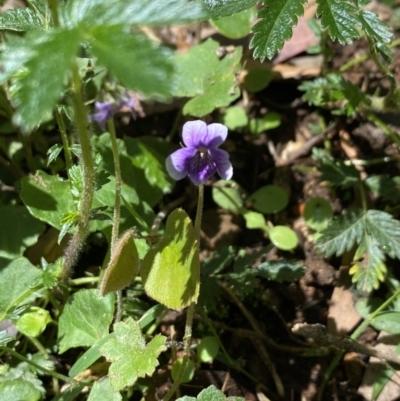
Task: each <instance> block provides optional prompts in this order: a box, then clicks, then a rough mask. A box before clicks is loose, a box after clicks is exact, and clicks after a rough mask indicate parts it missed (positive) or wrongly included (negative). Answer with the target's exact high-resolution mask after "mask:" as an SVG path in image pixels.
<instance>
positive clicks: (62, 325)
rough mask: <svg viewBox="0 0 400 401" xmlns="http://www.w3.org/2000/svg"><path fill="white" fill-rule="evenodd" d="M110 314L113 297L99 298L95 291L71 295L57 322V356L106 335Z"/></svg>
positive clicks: (110, 320)
mask: <svg viewBox="0 0 400 401" xmlns="http://www.w3.org/2000/svg"><path fill="white" fill-rule="evenodd" d="M113 315H114V296H113V295H112V294H109V295H107V296H105V297H103V298H99V292H98V290H81V291H78V292H76V293H75V294H73V295H71V296H70V297H69V298H68V301H67V304H66V305H65V308H64V310H63V313H62V314H61V316H60V320H59V327H58V341H59V348H60V354H62V353H63V352H65V351H67V350H68V349H70V348H72V347H80V346H91V345H93V344H95V343H96V342H97V341H99V340H101V339H102V338H103V337H105V336H106V335H107V334H108V329H109V326H110V324H111V322H112V319H113Z"/></svg>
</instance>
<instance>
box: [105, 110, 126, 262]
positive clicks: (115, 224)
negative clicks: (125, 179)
mask: <svg viewBox="0 0 400 401" xmlns="http://www.w3.org/2000/svg"><path fill="white" fill-rule="evenodd" d="M107 126H108V131H109V133H110V139H111V148H112V153H113V159H114V171H115V202H114V216H113V225H112V233H111V257H112V256H113V253H114V248H115V245H116V243H117V240H118V235H119V220H120V212H121V186H122V177H121V166H120V162H119V154H118V143H117V134H116V133H115V125H114V120H113V119H112V118H110V119H109V120H108V121H107Z"/></svg>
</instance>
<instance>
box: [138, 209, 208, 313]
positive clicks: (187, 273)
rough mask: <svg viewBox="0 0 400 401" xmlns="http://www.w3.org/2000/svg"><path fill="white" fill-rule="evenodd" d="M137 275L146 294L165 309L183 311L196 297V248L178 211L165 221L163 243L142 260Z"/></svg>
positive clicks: (190, 229) (190, 230) (183, 215)
mask: <svg viewBox="0 0 400 401" xmlns="http://www.w3.org/2000/svg"><path fill="white" fill-rule="evenodd" d="M140 275H141V277H142V280H143V285H144V288H145V290H146V293H147V294H148V295H149V296H150V297H151V298H153V299H155V300H156V301H158V302H160V303H162V304H163V305H165V306H167V307H169V308H184V307H186V306H188V305H189V304H190V303H191V302H196V300H197V297H198V296H199V285H200V282H199V281H200V276H199V275H200V272H199V255H198V245H197V241H196V238H195V235H194V229H193V227H192V223H191V221H190V219H189V217H188V216H187V214H186V213H185V212H184V211H183V210H181V209H175V210H174V211H173V212H172V213H171V214H170V215H169V217H168V220H167V223H166V227H165V234H164V237H163V239H162V240H161V241H160V242H159V243H158V244H157V245H155V246H154V247H153V248H151V249H150V250H149V251H148V253H147V255H146V256H145V258H144V260H143V262H142V267H141V270H140Z"/></svg>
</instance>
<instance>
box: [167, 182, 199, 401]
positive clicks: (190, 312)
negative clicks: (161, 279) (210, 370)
mask: <svg viewBox="0 0 400 401" xmlns="http://www.w3.org/2000/svg"><path fill="white" fill-rule="evenodd" d="M203 203H204V185H199V194H198V201H197V211H196V220H195V223H194V235H195V238H196V240H197V246H198V247H200V230H201V219H202V216H203ZM195 306H196V303H195V302H192V303H191V304H190V305H189V306H188V309H187V312H186V323H185V335H184V337H183V344H184V347H183V351H184V357H183V361H182V365H181V367H180V369H179V372H178V375H177V378H176V380H175V382H174V384H173V385H172V386H171V388H170V389H169V390H168V392H167V394H166V395H165V397H164V398H163V401H168V400H169V399H170V398H171V397H172V396H173V395H174V394H175V392H176V391H177V389H178V388H179V385H180V384H181V382H182V378H183V374H184V372H185V369H186V365H187V362H188V360H189V355H190V343H191V340H192V327H193V318H194V308H195Z"/></svg>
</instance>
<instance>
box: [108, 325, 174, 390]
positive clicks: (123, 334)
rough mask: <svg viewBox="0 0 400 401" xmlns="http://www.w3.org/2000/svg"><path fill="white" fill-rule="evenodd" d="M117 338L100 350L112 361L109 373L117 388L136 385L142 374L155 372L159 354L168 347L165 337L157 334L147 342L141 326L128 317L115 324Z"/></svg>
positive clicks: (111, 381)
mask: <svg viewBox="0 0 400 401" xmlns="http://www.w3.org/2000/svg"><path fill="white" fill-rule="evenodd" d="M114 330H115V337H113V338H111V339H110V340H109V341H107V342H106V343H105V344H104V345H103V346H102V347H101V353H102V354H103V355H104V356H105V357H106V358H107V360H109V361H111V366H110V370H109V373H108V376H109V378H110V383H111V386H112V388H113V389H114V390H115V391H117V390H121V389H123V388H124V387H126V386H131V385H133V384H134V383H135V382H136V380H137V379H138V378H139V377H144V376H146V375H148V376H150V375H151V374H153V372H154V370H155V368H156V366H157V365H158V364H159V361H158V356H159V355H160V353H161V352H163V351H165V350H166V347H165V340H166V337H164V336H161V335H160V334H157V335H156V336H155V337H153V339H152V340H151V341H150V342H149V343H147V344H146V341H145V339H144V337H143V335H142V333H141V331H140V327H139V325H138V324H137V323H136V322H134V321H133V320H132V319H131V318H129V319H128V320H127V321H125V322H120V323H117V324H116V325H115V326H114Z"/></svg>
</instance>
